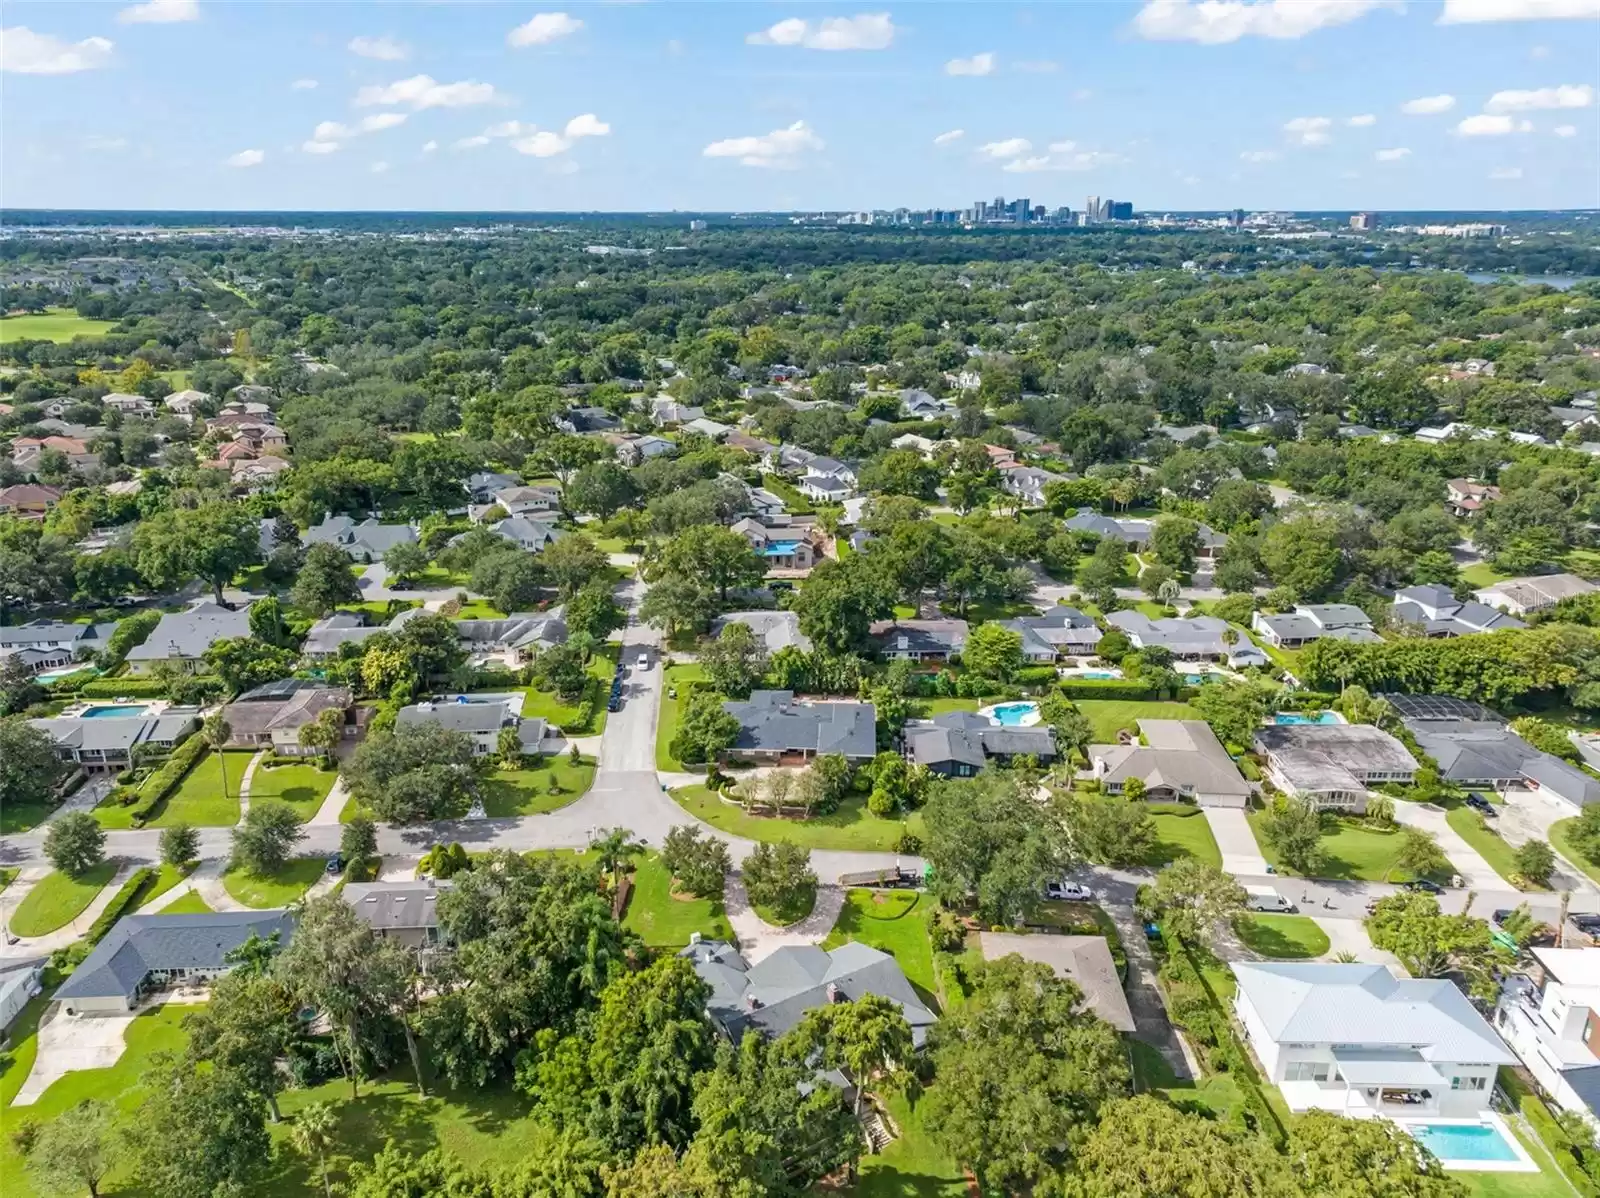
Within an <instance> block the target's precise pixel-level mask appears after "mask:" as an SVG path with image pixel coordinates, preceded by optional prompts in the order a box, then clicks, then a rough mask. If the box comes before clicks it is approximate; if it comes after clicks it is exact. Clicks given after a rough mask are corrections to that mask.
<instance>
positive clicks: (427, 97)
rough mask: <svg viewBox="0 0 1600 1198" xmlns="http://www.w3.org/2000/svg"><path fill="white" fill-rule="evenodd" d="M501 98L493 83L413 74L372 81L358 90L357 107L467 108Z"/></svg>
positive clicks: (417, 109)
mask: <svg viewBox="0 0 1600 1198" xmlns="http://www.w3.org/2000/svg"><path fill="white" fill-rule="evenodd" d="M497 99H499V96H498V95H496V93H495V90H494V84H492V83H479V82H478V81H477V80H476V79H465V80H462V81H461V82H460V83H439V82H437V81H435V80H434V78H433V77H432V76H431V75H413V76H411V78H409V79H400V80H396V81H395V82H394V83H389V84H371V85H369V86H367V87H363V88H362V89H361V90H360V91H358V92H356V100H355V102H356V107H358V108H375V107H377V106H379V105H383V106H384V107H388V106H390V105H393V104H404V105H406V106H407V107H409V108H411V109H412V110H413V111H420V110H422V109H424V108H467V107H470V106H472V105H475V104H492V103H494V101H495V100H497Z"/></svg>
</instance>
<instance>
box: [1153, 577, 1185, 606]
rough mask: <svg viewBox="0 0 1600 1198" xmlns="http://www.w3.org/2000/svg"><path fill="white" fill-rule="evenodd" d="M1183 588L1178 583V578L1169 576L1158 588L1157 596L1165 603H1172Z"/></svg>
mask: <svg viewBox="0 0 1600 1198" xmlns="http://www.w3.org/2000/svg"><path fill="white" fill-rule="evenodd" d="M1182 589H1183V588H1182V587H1181V586H1179V585H1178V580H1177V579H1176V578H1169V579H1167V580H1166V581H1164V582H1163V583H1162V584H1161V585H1160V586H1158V587H1157V588H1156V598H1157V599H1159V600H1161V602H1163V603H1171V602H1172V601H1173V600H1175V599H1176V598H1177V597H1178V595H1179V593H1180V592H1181V591H1182Z"/></svg>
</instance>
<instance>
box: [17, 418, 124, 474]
mask: <svg viewBox="0 0 1600 1198" xmlns="http://www.w3.org/2000/svg"><path fill="white" fill-rule="evenodd" d="M97 435H98V436H105V435H106V433H105V430H103V429H102V430H99V432H98V433H97ZM90 440H91V439H90V438H84V437H69V436H65V435H62V434H51V435H50V436H46V437H17V438H16V439H15V440H13V441H12V442H11V464H12V465H13V466H15V467H16V468H17V469H18V470H20V471H22V472H23V473H24V474H38V472H39V471H40V469H42V468H43V466H44V458H45V454H47V453H59V454H61V455H62V456H63V457H65V458H66V459H67V465H68V466H69V467H70V468H71V469H73V470H77V471H80V472H84V471H90V470H98V469H99V468H100V455H99V454H97V453H91V452H89V441H90Z"/></svg>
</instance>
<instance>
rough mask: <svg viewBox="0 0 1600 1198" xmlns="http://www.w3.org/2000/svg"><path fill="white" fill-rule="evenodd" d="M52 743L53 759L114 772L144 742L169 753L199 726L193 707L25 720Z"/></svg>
mask: <svg viewBox="0 0 1600 1198" xmlns="http://www.w3.org/2000/svg"><path fill="white" fill-rule="evenodd" d="M28 723H30V724H32V725H33V726H34V727H35V728H37V729H39V731H41V732H43V733H44V734H45V735H47V736H48V737H50V739H51V740H52V741H53V742H55V752H56V759H57V760H59V761H65V762H69V763H71V764H72V765H76V766H78V767H79V768H81V769H83V770H84V771H85V772H87V773H90V774H107V773H117V772H120V771H121V770H125V769H127V768H128V766H130V765H132V764H133V751H134V749H136V748H139V747H142V746H145V745H148V746H150V747H151V749H152V750H153V751H156V752H169V751H171V750H172V749H173V748H174V747H176V746H177V745H178V744H180V743H181V742H182V741H183V740H184V738H185V737H187V736H188V735H189V734H190V733H191V732H193V731H194V730H195V729H196V728H197V727H198V726H199V720H198V719H197V718H196V715H195V711H194V709H193V708H168V709H166V710H165V711H163V712H161V713H160V714H141V715H131V716H95V717H91V718H88V719H86V718H84V717H83V716H52V717H49V718H47V719H37V720H29V721H28Z"/></svg>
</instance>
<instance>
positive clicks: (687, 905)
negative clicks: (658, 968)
mask: <svg viewBox="0 0 1600 1198" xmlns="http://www.w3.org/2000/svg"><path fill="white" fill-rule="evenodd" d="M622 926H623V927H625V928H627V929H628V930H629V931H630V932H637V933H638V934H639V936H640V938H641V939H643V941H644V942H645V943H646V944H648V945H649V946H650V947H651V948H682V947H683V946H684V945H686V944H688V943H689V937H690V935H691V934H692V933H694V932H699V933H700V934H701V935H703V936H704V937H705V938H706V939H707V940H728V939H730V938H731V937H732V935H733V929H732V928H730V927H729V926H728V920H727V916H726V915H724V913H723V910H722V898H721V896H720V895H719V896H718V897H717V898H709V899H703V898H696V897H695V896H694V895H692V894H679V893H678V892H676V891H674V890H673V888H672V875H671V874H669V873H668V872H667V870H666V867H665V866H663V865H662V864H661V858H660V857H659V856H656V855H654V854H652V855H651V856H649V857H644V858H641V859H640V860H639V862H638V864H637V865H636V867H635V868H634V871H633V889H632V890H631V891H629V893H628V909H627V910H626V911H624V912H623V915H622Z"/></svg>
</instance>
